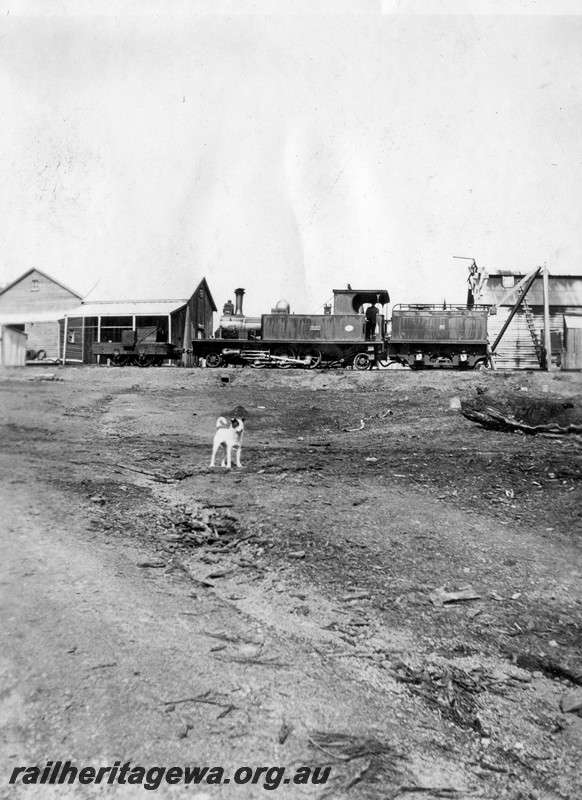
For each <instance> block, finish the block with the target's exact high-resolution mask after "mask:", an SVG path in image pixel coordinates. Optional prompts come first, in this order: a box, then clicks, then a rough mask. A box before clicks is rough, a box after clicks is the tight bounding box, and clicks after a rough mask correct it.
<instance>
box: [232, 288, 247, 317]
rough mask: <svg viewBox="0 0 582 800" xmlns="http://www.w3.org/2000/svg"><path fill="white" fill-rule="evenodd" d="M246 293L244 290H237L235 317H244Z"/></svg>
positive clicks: (235, 294)
mask: <svg viewBox="0 0 582 800" xmlns="http://www.w3.org/2000/svg"><path fill="white" fill-rule="evenodd" d="M244 293H245V290H244V289H235V290H234V296H235V302H236V308H235V310H234V316H235V317H242V316H244V315H243V308H242V306H243V294H244Z"/></svg>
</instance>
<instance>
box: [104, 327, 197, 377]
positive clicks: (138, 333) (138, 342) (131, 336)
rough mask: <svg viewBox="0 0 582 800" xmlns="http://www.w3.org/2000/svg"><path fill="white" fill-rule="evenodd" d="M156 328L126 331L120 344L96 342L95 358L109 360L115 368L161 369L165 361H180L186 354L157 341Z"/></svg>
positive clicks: (171, 345)
mask: <svg viewBox="0 0 582 800" xmlns="http://www.w3.org/2000/svg"><path fill="white" fill-rule="evenodd" d="M157 338H158V331H157V329H156V328H155V327H148V328H138V329H137V330H124V331H122V332H121V341H120V342H109V341H108V342H94V343H93V344H92V345H91V352H92V354H93V355H94V356H103V357H104V358H107V359H108V360H109V361H110V363H111V364H113V366H115V367H125V366H138V367H152V366H155V367H160V366H161V365H162V364H163V363H164V361H167V360H176V359H179V358H180V357H181V355H182V353H183V352H184V351H183V350H182V349H181V348H179V347H176V345H174V344H170V343H169V342H159V341H157Z"/></svg>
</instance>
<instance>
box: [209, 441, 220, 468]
mask: <svg viewBox="0 0 582 800" xmlns="http://www.w3.org/2000/svg"><path fill="white" fill-rule="evenodd" d="M218 448H219V445H217V444H215V445H214V446H213V448H212V458H211V459H210V466H211V467H213V466H214V460H215V459H216V454H217V452H218Z"/></svg>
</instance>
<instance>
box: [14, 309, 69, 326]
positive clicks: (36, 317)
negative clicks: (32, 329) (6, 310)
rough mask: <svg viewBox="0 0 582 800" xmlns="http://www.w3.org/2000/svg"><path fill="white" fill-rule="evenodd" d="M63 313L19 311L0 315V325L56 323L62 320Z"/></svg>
mask: <svg viewBox="0 0 582 800" xmlns="http://www.w3.org/2000/svg"><path fill="white" fill-rule="evenodd" d="M64 315H65V312H64V311H20V312H18V313H12V314H2V313H0V325H25V324H26V323H27V322H57V321H58V320H59V319H63V317H64Z"/></svg>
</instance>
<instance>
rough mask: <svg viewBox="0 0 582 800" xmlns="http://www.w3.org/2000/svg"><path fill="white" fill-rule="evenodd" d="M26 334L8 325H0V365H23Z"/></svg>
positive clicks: (24, 362) (24, 361)
mask: <svg viewBox="0 0 582 800" xmlns="http://www.w3.org/2000/svg"><path fill="white" fill-rule="evenodd" d="M25 364H26V334H25V333H23V332H22V331H20V330H18V329H17V328H12V327H11V326H10V325H0V366H1V367H24V366H25Z"/></svg>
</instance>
